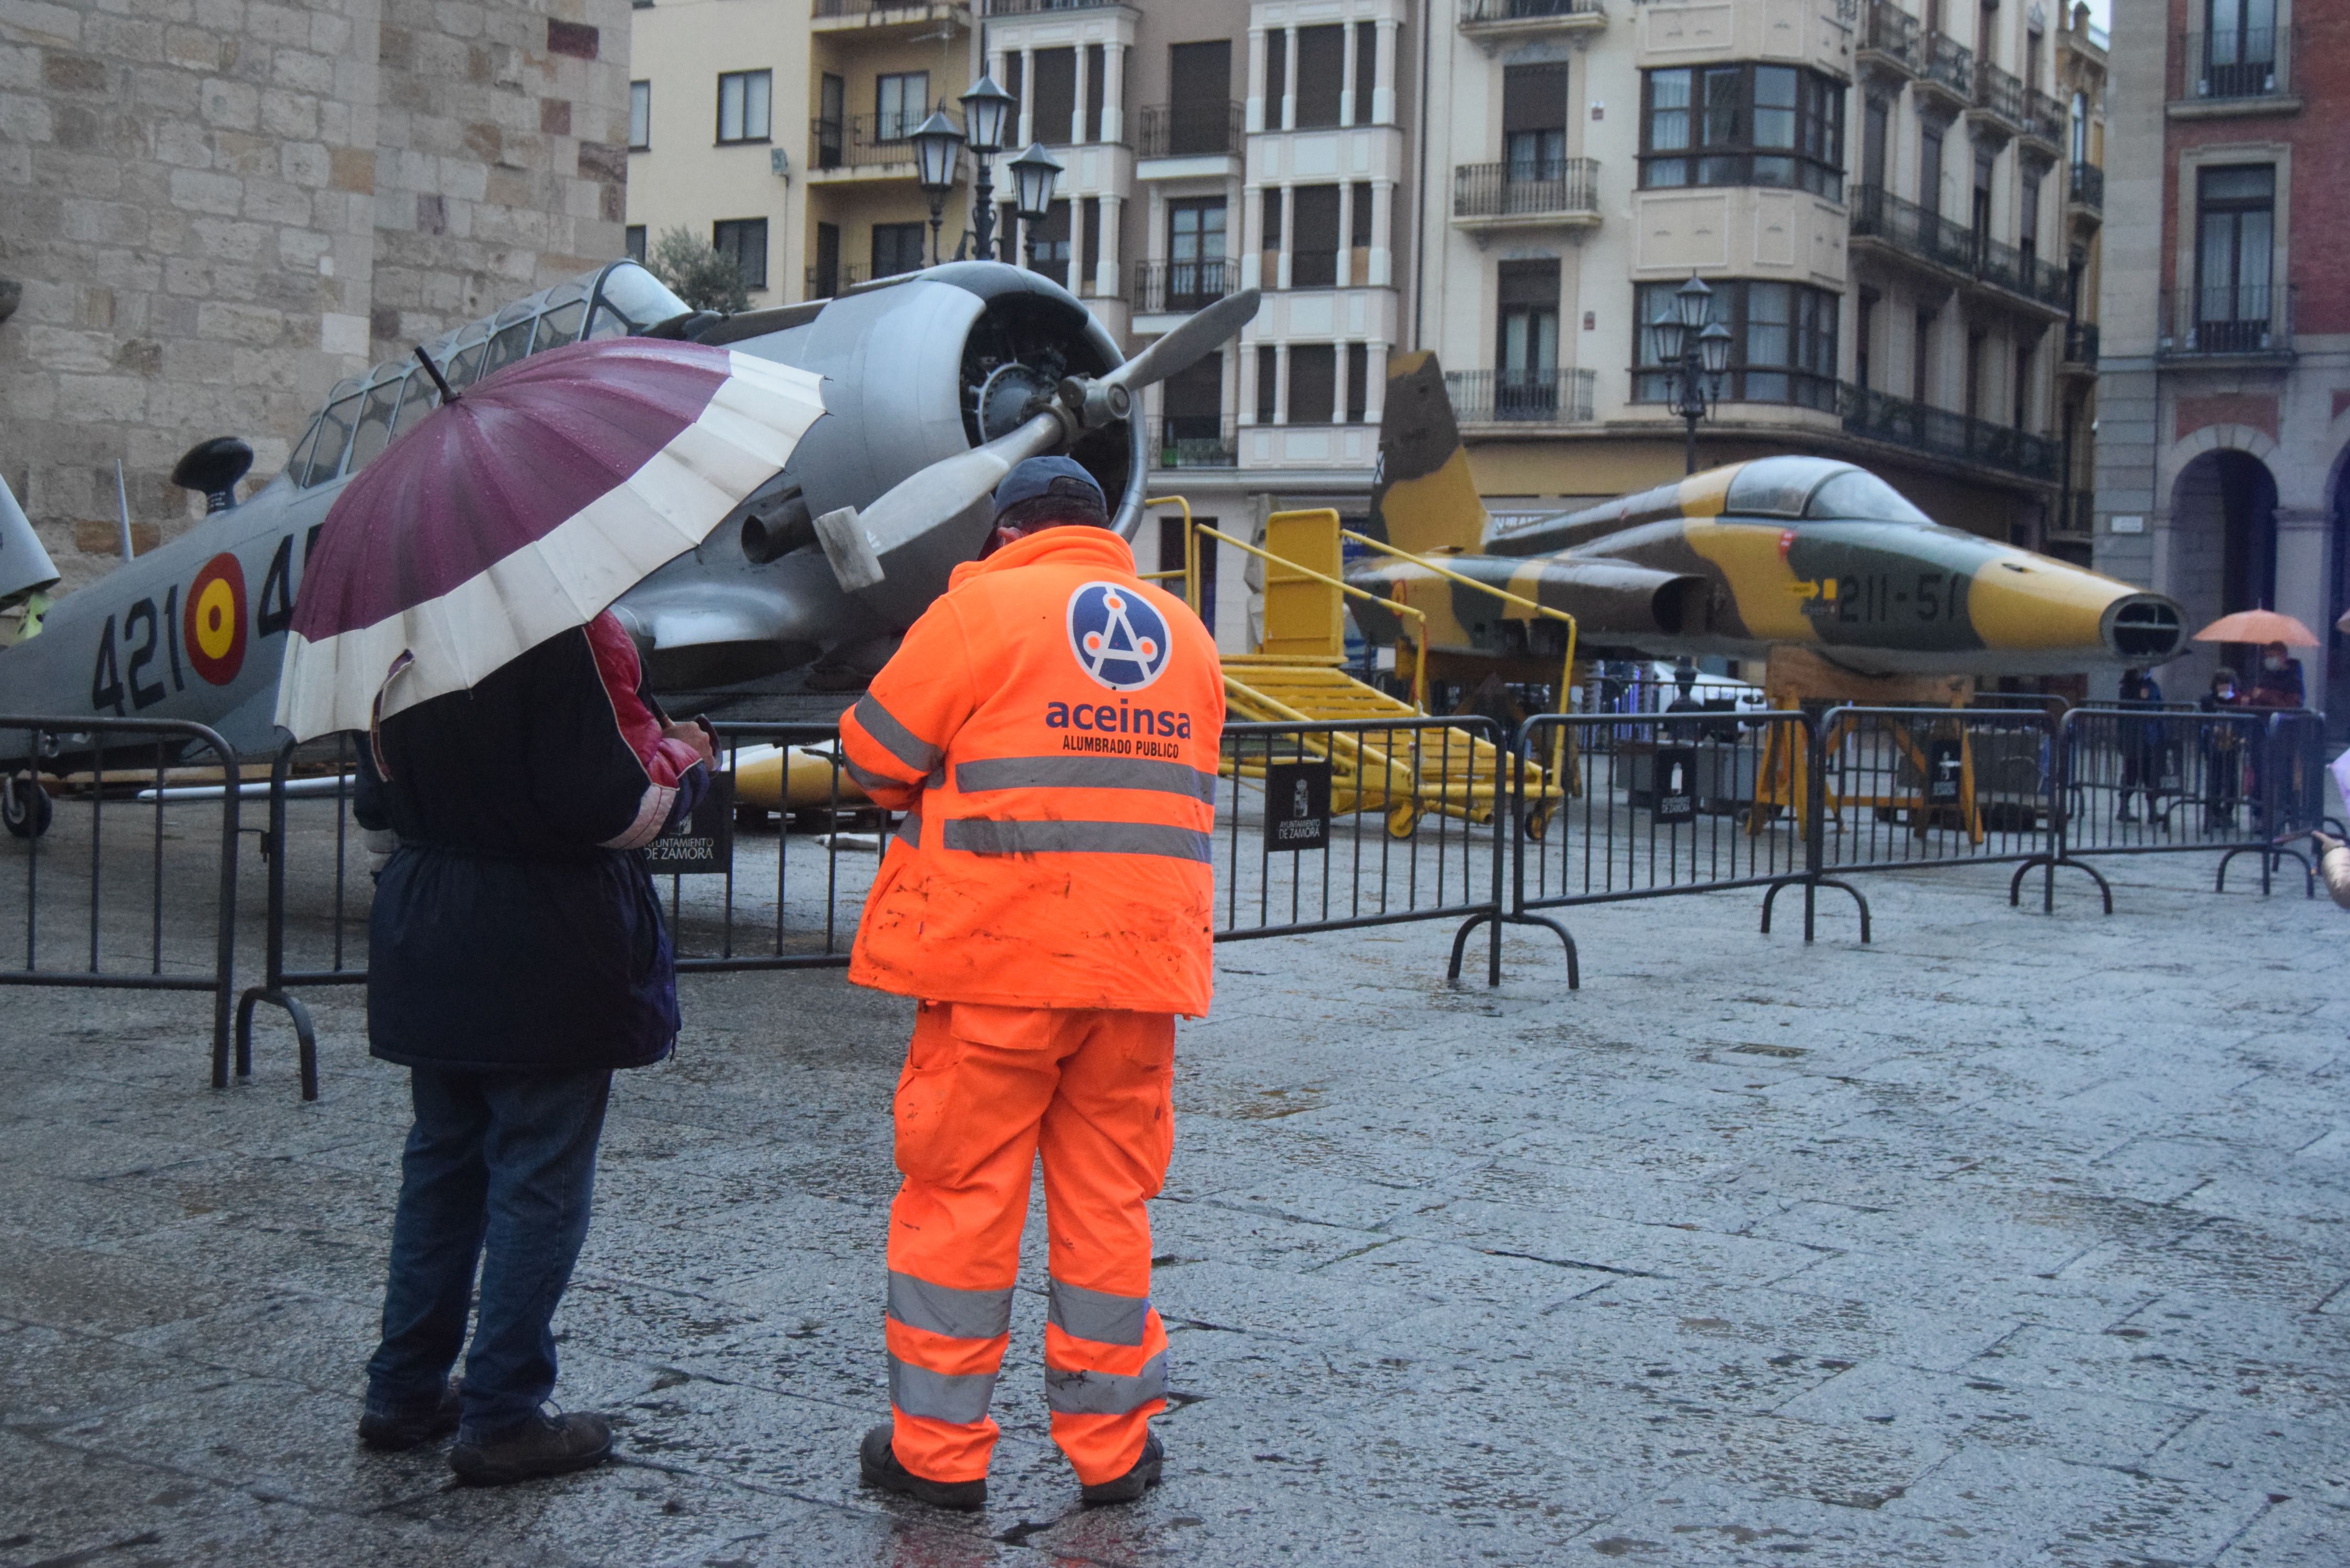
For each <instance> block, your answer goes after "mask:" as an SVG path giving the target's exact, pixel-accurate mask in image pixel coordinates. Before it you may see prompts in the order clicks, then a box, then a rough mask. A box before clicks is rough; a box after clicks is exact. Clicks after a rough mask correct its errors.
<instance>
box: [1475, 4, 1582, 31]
mask: <svg viewBox="0 0 2350 1568" xmlns="http://www.w3.org/2000/svg"><path fill="white" fill-rule="evenodd" d="M1599 15H1602V12H1601V10H1600V5H1599V0H1461V26H1464V27H1474V26H1480V25H1481V24H1488V23H1493V22H1537V21H1543V20H1545V19H1551V18H1555V19H1558V20H1562V21H1563V20H1565V18H1567V17H1569V16H1599Z"/></svg>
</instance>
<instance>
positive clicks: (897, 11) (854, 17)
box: [808, 0, 971, 33]
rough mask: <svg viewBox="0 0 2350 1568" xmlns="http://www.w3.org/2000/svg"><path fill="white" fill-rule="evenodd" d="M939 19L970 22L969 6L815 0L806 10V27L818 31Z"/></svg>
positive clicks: (926, 0) (951, 1)
mask: <svg viewBox="0 0 2350 1568" xmlns="http://www.w3.org/2000/svg"><path fill="white" fill-rule="evenodd" d="M941 22H945V23H951V24H960V25H961V26H966V27H967V26H971V6H970V5H968V4H965V3H962V0H815V4H814V5H812V6H811V7H810V8H809V13H808V26H809V30H810V31H812V32H817V33H846V32H856V31H861V30H864V29H868V28H869V29H872V30H874V31H876V32H888V33H894V32H896V31H897V30H898V29H899V28H912V27H926V26H935V25H936V24H938V23H941Z"/></svg>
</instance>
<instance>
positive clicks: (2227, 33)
mask: <svg viewBox="0 0 2350 1568" xmlns="http://www.w3.org/2000/svg"><path fill="white" fill-rule="evenodd" d="M2293 41H2294V40H2293V29H2292V28H2290V27H2217V28H2205V29H2200V30H2198V31H2195V32H2191V33H2181V34H2179V35H2178V47H2177V48H2176V49H2174V50H2172V51H2171V57H2172V58H2174V59H2176V60H2178V62H2179V65H2180V67H2181V70H2182V80H2181V81H2179V82H2178V84H2177V86H2176V88H2174V90H2173V93H2172V96H2173V97H2174V98H2176V99H2199V100H2206V101H2214V100H2217V101H2224V100H2226V99H2257V98H2279V97H2282V96H2283V95H2284V94H2285V93H2287V92H2288V91H2290V90H2291V88H2292V75H2291V67H2292V63H2293V62H2292V54H2293V48H2292V46H2293Z"/></svg>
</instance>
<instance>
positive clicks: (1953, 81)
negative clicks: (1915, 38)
mask: <svg viewBox="0 0 2350 1568" xmlns="http://www.w3.org/2000/svg"><path fill="white" fill-rule="evenodd" d="M1926 79H1927V80H1928V81H1929V82H1939V83H1940V84H1941V85H1942V86H1943V87H1946V88H1950V91H1952V92H1954V93H1956V94H1958V95H1959V96H1960V98H1962V99H1968V100H1969V101H1972V100H1973V99H1974V96H1975V52H1974V51H1973V50H1972V49H1970V48H1968V47H1966V46H1965V45H1964V44H1961V43H1960V42H1959V41H1958V40H1957V39H1956V38H1953V37H1951V36H1950V35H1949V34H1948V33H1929V34H1928V35H1927V36H1926Z"/></svg>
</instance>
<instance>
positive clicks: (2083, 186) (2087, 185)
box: [2064, 163, 2106, 213]
mask: <svg viewBox="0 0 2350 1568" xmlns="http://www.w3.org/2000/svg"><path fill="white" fill-rule="evenodd" d="M2064 196H2065V200H2067V201H2069V202H2072V204H2073V205H2074V206H2075V207H2078V208H2080V209H2081V210H2082V211H2083V212H2085V213H2103V212H2104V211H2105V210H2106V171H2104V170H2102V169H2100V168H2098V167H2097V166H2096V165H2095V164H2094V163H2075V164H2074V165H2073V173H2072V178H2071V179H2070V180H2069V181H2068V182H2066V183H2065V186H2064Z"/></svg>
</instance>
